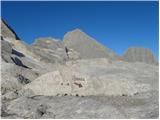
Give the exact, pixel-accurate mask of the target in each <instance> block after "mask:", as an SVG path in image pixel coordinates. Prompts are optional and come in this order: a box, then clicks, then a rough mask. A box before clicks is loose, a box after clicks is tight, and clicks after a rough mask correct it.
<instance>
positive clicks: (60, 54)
mask: <svg viewBox="0 0 160 120" xmlns="http://www.w3.org/2000/svg"><path fill="white" fill-rule="evenodd" d="M31 51H32V52H33V53H35V54H36V55H37V56H39V58H40V60H41V61H44V62H48V63H64V62H65V61H66V60H67V59H68V57H67V53H66V48H65V46H64V44H63V43H62V41H60V40H56V39H52V38H40V39H37V40H36V42H35V43H33V44H32V49H31Z"/></svg>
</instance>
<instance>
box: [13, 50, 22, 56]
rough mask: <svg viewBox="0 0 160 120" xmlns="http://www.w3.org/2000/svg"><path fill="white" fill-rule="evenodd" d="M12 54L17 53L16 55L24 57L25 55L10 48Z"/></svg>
mask: <svg viewBox="0 0 160 120" xmlns="http://www.w3.org/2000/svg"><path fill="white" fill-rule="evenodd" d="M12 54H14V55H17V56H18V57H25V55H24V54H23V53H20V52H18V51H16V50H14V49H12Z"/></svg>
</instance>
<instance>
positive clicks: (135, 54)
mask: <svg viewBox="0 0 160 120" xmlns="http://www.w3.org/2000/svg"><path fill="white" fill-rule="evenodd" d="M123 59H124V60H125V61H128V62H143V63H148V64H158V62H157V61H156V59H155V57H154V55H153V53H152V52H151V50H150V49H148V48H142V47H131V48H129V49H128V50H127V51H126V52H125V53H124V55H123Z"/></svg>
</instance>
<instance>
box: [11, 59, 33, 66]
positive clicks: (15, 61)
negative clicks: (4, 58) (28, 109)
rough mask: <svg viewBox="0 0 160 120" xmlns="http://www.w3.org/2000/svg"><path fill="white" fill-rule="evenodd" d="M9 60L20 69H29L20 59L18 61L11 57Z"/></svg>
mask: <svg viewBox="0 0 160 120" xmlns="http://www.w3.org/2000/svg"><path fill="white" fill-rule="evenodd" d="M11 59H12V60H13V62H14V63H15V64H16V65H18V66H21V67H24V68H29V67H27V66H26V65H24V64H23V63H22V61H21V60H20V59H18V58H17V57H14V58H13V57H11ZM29 69H31V68H29Z"/></svg>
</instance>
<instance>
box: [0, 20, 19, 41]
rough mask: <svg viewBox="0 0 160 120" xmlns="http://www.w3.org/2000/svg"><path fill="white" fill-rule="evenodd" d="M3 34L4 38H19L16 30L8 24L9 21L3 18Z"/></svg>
mask: <svg viewBox="0 0 160 120" xmlns="http://www.w3.org/2000/svg"><path fill="white" fill-rule="evenodd" d="M1 36H2V37H4V38H6V37H7V38H14V39H16V40H19V37H18V36H17V35H16V33H15V32H14V30H13V29H12V28H11V27H10V26H9V25H7V23H6V22H5V21H4V20H2V19H1Z"/></svg>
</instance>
